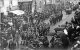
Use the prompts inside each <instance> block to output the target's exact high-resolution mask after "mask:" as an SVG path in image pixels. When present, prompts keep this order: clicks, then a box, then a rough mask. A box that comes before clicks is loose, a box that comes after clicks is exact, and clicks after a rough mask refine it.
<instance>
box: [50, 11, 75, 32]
mask: <svg viewBox="0 0 80 50" xmlns="http://www.w3.org/2000/svg"><path fill="white" fill-rule="evenodd" d="M74 13H75V12H72V14H70V15H66V14H65V12H64V11H63V18H62V20H61V21H60V22H58V23H57V24H55V25H52V26H50V32H54V29H55V28H57V27H58V25H63V24H65V22H66V21H67V22H70V21H71V19H72V18H73V17H74Z"/></svg>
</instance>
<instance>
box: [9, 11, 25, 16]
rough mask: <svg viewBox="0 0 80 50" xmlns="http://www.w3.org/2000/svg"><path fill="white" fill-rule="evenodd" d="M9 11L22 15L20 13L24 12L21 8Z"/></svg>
mask: <svg viewBox="0 0 80 50" xmlns="http://www.w3.org/2000/svg"><path fill="white" fill-rule="evenodd" d="M10 12H11V13H13V14H16V15H22V14H24V13H25V12H24V11H22V10H14V11H10Z"/></svg>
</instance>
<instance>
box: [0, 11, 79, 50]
mask: <svg viewBox="0 0 80 50" xmlns="http://www.w3.org/2000/svg"><path fill="white" fill-rule="evenodd" d="M8 13H9V12H8ZM1 15H2V23H3V24H2V25H1V32H0V48H2V49H5V48H9V49H10V50H11V49H15V48H18V47H19V46H28V47H31V48H68V47H69V45H72V44H73V43H75V42H76V41H79V36H80V34H79V33H80V30H79V29H80V23H79V22H80V20H79V18H80V17H79V16H80V12H77V11H76V12H75V16H74V18H73V19H72V20H71V23H68V22H66V23H65V27H62V26H61V25H59V28H58V29H55V33H53V35H51V37H52V38H51V40H50V41H49V40H48V37H47V36H48V34H49V33H50V25H53V24H56V23H57V22H59V21H61V20H62V17H63V14H62V12H61V11H55V12H54V14H53V13H52V14H51V13H50V14H48V15H46V14H44V13H39V12H35V14H30V15H27V16H26V15H24V14H23V15H16V14H13V13H9V14H8V16H5V15H4V14H3V13H2V14H1ZM46 19H49V21H50V23H48V24H47V23H45V22H44V21H45V20H46ZM65 31H66V32H65ZM50 44H51V45H50Z"/></svg>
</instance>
